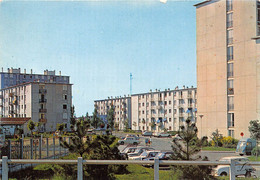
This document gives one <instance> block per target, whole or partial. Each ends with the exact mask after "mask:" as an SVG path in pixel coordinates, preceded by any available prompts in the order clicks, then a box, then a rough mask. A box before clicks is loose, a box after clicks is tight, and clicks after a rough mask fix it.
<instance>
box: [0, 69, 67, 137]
mask: <svg viewBox="0 0 260 180" xmlns="http://www.w3.org/2000/svg"><path fill="white" fill-rule="evenodd" d="M31 73H32V72H31ZM0 78H1V80H0V82H1V87H3V88H1V89H0V124H1V126H5V127H6V128H7V129H14V127H16V126H19V127H23V129H24V131H25V132H27V131H28V130H27V127H26V123H27V121H28V120H29V119H31V120H32V121H34V122H35V123H38V122H40V123H41V126H40V127H39V130H40V131H54V130H55V129H56V124H57V123H64V124H65V126H66V128H69V127H70V116H71V111H70V108H71V105H72V84H70V83H69V77H68V76H61V75H59V76H56V75H55V71H48V70H45V71H44V74H43V75H38V74H26V72H25V73H23V74H22V73H21V72H20V69H13V68H11V69H9V68H8V71H7V72H3V70H2V72H1V73H0Z"/></svg>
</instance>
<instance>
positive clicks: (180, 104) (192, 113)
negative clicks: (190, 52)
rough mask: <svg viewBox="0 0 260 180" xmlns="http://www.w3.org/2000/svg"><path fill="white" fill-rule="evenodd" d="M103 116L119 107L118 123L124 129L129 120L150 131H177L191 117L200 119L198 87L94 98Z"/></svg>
mask: <svg viewBox="0 0 260 180" xmlns="http://www.w3.org/2000/svg"><path fill="white" fill-rule="evenodd" d="M94 103H95V107H96V108H97V110H98V114H99V115H100V117H104V116H106V115H107V112H108V109H109V108H110V107H111V106H112V105H113V106H114V107H115V124H118V128H119V130H123V129H124V127H125V126H124V122H125V120H128V125H129V128H131V129H133V130H142V131H144V130H149V131H157V132H160V131H164V130H168V131H177V130H179V127H180V126H181V125H182V124H183V122H184V121H185V120H186V119H187V118H188V117H190V118H191V119H192V120H193V121H194V122H196V119H197V117H196V112H197V110H196V88H193V87H192V88H187V87H186V88H185V87H184V88H183V89H179V88H178V87H176V88H175V90H169V89H168V90H165V91H160V90H156V91H155V92H152V91H150V92H149V93H141V94H134V95H131V97H130V96H129V97H116V98H113V97H111V98H108V99H104V100H97V101H95V102H94Z"/></svg>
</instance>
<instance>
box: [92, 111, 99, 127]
mask: <svg viewBox="0 0 260 180" xmlns="http://www.w3.org/2000/svg"><path fill="white" fill-rule="evenodd" d="M100 124H101V120H100V118H99V117H98V111H97V108H96V107H95V109H94V112H93V117H92V121H91V126H93V127H94V128H98V127H99V126H100Z"/></svg>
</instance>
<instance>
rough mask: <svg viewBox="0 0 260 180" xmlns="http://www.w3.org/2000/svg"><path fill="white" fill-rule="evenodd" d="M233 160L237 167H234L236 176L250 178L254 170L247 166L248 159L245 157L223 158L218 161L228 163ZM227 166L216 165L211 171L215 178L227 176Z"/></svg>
mask: <svg viewBox="0 0 260 180" xmlns="http://www.w3.org/2000/svg"><path fill="white" fill-rule="evenodd" d="M231 159H232V160H235V161H236V162H237V163H238V165H236V172H235V175H236V176H245V177H251V176H252V173H253V172H255V168H253V167H252V166H250V165H248V163H249V159H248V158H246V157H239V156H234V157H224V158H221V159H220V160H219V161H222V162H223V161H230V160H231ZM229 168H230V166H229V165H218V166H217V167H216V168H214V169H213V171H214V175H215V176H228V175H229Z"/></svg>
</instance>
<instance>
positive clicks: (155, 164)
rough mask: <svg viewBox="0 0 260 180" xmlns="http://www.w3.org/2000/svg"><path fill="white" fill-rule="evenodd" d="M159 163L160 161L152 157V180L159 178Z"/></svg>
mask: <svg viewBox="0 0 260 180" xmlns="http://www.w3.org/2000/svg"><path fill="white" fill-rule="evenodd" d="M159 164H160V161H159V159H158V158H155V159H154V166H153V168H154V180H159Z"/></svg>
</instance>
